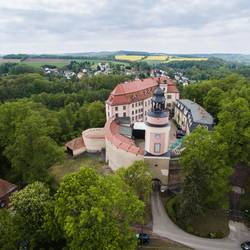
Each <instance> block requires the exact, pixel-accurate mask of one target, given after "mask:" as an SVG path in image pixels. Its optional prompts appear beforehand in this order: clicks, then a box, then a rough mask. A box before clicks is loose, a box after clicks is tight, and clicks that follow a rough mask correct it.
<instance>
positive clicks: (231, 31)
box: [0, 0, 250, 54]
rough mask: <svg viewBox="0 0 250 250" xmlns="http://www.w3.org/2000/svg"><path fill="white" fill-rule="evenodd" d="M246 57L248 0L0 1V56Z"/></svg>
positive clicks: (249, 20) (249, 16)
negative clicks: (126, 52) (90, 53)
mask: <svg viewBox="0 0 250 250" xmlns="http://www.w3.org/2000/svg"><path fill="white" fill-rule="evenodd" d="M121 49H122V50H140V51H150V52H165V53H214V52H228V53H249V54H250V0H0V54H6V53H64V52H86V51H102V50H121Z"/></svg>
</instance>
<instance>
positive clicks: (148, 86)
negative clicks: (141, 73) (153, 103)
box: [107, 77, 179, 105]
mask: <svg viewBox="0 0 250 250" xmlns="http://www.w3.org/2000/svg"><path fill="white" fill-rule="evenodd" d="M159 80H160V83H161V84H166V83H167V86H168V93H178V92H179V91H178V89H177V88H176V86H175V84H174V82H173V81H172V80H171V79H170V78H168V77H154V78H146V79H143V80H134V81H129V82H125V83H120V84H118V85H117V86H116V87H115V88H114V90H113V91H112V92H111V94H110V96H109V98H108V100H107V103H108V104H110V105H122V104H129V103H132V102H137V101H141V100H144V99H147V98H149V97H151V96H152V95H153V91H154V90H155V88H156V86H157V84H158V81H159Z"/></svg>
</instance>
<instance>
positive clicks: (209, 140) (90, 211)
mask: <svg viewBox="0 0 250 250" xmlns="http://www.w3.org/2000/svg"><path fill="white" fill-rule="evenodd" d="M131 65H133V66H132V67H136V72H142V73H140V75H139V76H140V77H146V76H147V75H146V73H145V72H148V70H150V69H153V68H154V67H156V66H155V65H154V66H152V65H148V64H145V63H143V64H140V63H132V64H131ZM166 65H167V66H166ZM166 65H165V64H160V65H158V66H159V68H162V69H164V70H166V71H167V72H169V73H170V75H171V72H173V73H174V72H176V71H178V70H182V71H183V72H184V73H185V74H186V75H188V76H189V77H191V78H193V79H195V80H196V82H195V83H192V84H189V85H188V86H187V87H182V86H179V87H180V89H181V94H182V98H188V99H190V100H195V101H196V102H197V103H199V104H200V105H202V106H203V107H204V108H205V109H207V111H208V112H210V113H211V114H212V115H213V116H214V117H215V119H216V126H215V130H214V131H213V132H212V133H209V132H208V131H205V130H204V129H201V128H200V129H197V131H195V132H194V133H192V135H191V136H189V137H187V139H186V140H185V142H184V143H185V147H186V150H185V152H184V154H183V157H182V158H181V163H182V165H183V166H184V168H183V174H184V176H185V182H184V184H183V188H182V192H181V193H180V194H179V195H178V196H177V198H176V203H175V208H176V217H177V218H179V219H180V220H181V222H182V223H183V225H185V224H186V223H188V222H189V218H191V215H194V214H199V213H205V211H206V209H207V208H208V207H209V208H217V207H219V208H224V207H225V206H226V204H227V202H228V201H227V200H226V199H225V197H226V196H225V193H226V192H228V190H229V187H230V183H229V181H228V179H229V176H230V175H231V174H232V173H233V169H235V168H237V167H239V166H243V167H245V168H248V167H249V164H250V159H249V152H250V144H249V142H250V80H249V78H248V77H249V72H250V71H249V67H247V66H245V65H237V64H228V63H225V62H223V61H221V60H218V59H216V60H215V59H211V60H208V62H178V63H177V62H176V63H174V62H171V63H169V64H166ZM158 66H157V67H158ZM171 70H172V71H171ZM130 77H131V76H125V75H113V74H109V75H98V76H85V77H83V78H82V79H80V80H77V79H72V80H67V79H65V78H62V77H57V76H47V75H44V74H42V72H40V70H37V69H34V68H32V67H30V66H24V65H19V64H15V65H13V64H2V65H0V103H1V105H0V176H1V178H3V179H6V180H8V181H10V182H12V183H15V184H17V185H18V188H19V189H20V191H19V192H16V193H15V194H14V195H13V197H12V198H11V206H12V209H13V210H14V211H15V213H11V212H10V211H9V210H2V211H1V212H0V220H1V221H3V222H4V223H2V224H0V235H1V236H0V244H1V246H4V248H3V249H6V250H7V249H16V248H18V247H22V249H26V248H25V247H27V246H28V247H29V248H30V249H50V248H51V249H63V248H64V247H67V248H66V249H82V246H83V245H84V246H85V248H84V249H97V245H96V244H97V242H98V243H99V244H100V242H101V244H102V246H103V249H124V250H125V249H131V250H132V249H135V247H136V240H135V239H134V238H133V234H132V233H131V231H130V228H129V225H133V224H134V223H139V224H140V223H143V218H144V213H145V204H146V203H147V202H148V199H149V194H150V190H151V176H150V174H149V173H148V170H147V169H148V168H147V166H146V165H145V164H144V163H143V162H135V163H134V164H133V165H132V166H130V168H128V169H127V170H121V171H118V172H117V173H116V174H113V175H107V176H103V175H100V174H98V173H97V172H96V171H94V170H93V168H90V167H91V166H89V167H86V168H83V169H82V170H80V171H79V172H77V173H73V174H70V175H67V176H66V177H65V178H64V180H63V182H62V183H61V184H60V185H59V186H58V187H57V188H56V189H55V187H54V185H53V183H54V180H53V177H52V176H50V175H49V173H48V169H49V168H50V167H51V166H52V165H53V164H55V163H56V162H60V161H61V160H62V159H63V154H64V152H63V145H64V143H65V142H66V141H68V140H70V139H72V138H74V137H76V136H79V134H80V133H81V131H83V130H84V129H87V128H89V127H101V126H103V125H104V123H105V112H104V102H105V100H106V99H107V97H108V95H109V94H110V92H111V91H112V89H113V88H114V87H115V86H116V84H118V83H120V82H123V81H125V80H128V79H130ZM201 140H203V142H204V143H203V144H200V143H199V142H200V141H201ZM197 152H198V153H199V155H200V157H197ZM211 162H212V163H213V164H212V165H211V164H210V163H211ZM137 171H138V174H137ZM139 173H140V174H139ZM201 173H203V175H202V176H201ZM133 174H135V175H133ZM138 176H140V178H141V179H138ZM201 177H202V178H201ZM135 180H136V181H135ZM138 183H139V184H140V185H138ZM218 190H220V192H218ZM190 193H192V194H193V195H192V196H190ZM207 193H210V194H211V195H210V196H209V198H208V197H207V196H206V194H207ZM246 196H247V198H246V201H247V202H246V203H245V207H248V206H249V203H248V201H250V198H249V197H248V196H249V193H247V194H246ZM142 197H143V199H142ZM82 200H84V202H81V201H82ZM184 201H185V202H184ZM194 204H195V205H194ZM38 211H39V212H38ZM2 225H4V226H2ZM118 235H119V237H118ZM114 239H115V240H114ZM5 242H8V244H5Z"/></svg>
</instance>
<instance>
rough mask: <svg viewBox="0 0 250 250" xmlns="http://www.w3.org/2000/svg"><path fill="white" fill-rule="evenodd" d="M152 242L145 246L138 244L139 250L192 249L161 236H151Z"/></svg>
mask: <svg viewBox="0 0 250 250" xmlns="http://www.w3.org/2000/svg"><path fill="white" fill-rule="evenodd" d="M150 239H151V240H150V243H149V244H148V245H145V246H138V250H139V249H141V250H147V249H148V250H150V249H151V250H158V249H159V250H191V248H188V247H186V246H183V245H181V244H178V243H175V242H172V241H170V240H165V239H164V240H163V239H159V238H154V237H150Z"/></svg>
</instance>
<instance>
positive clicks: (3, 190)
mask: <svg viewBox="0 0 250 250" xmlns="http://www.w3.org/2000/svg"><path fill="white" fill-rule="evenodd" d="M16 189H17V186H16V185H14V184H12V183H10V182H8V181H5V180H3V179H0V198H2V197H4V196H5V195H7V194H10V193H12V192H14V191H15V190H16Z"/></svg>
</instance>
